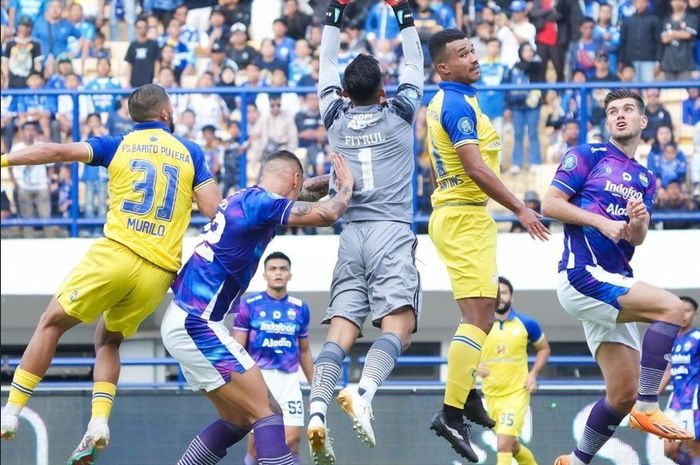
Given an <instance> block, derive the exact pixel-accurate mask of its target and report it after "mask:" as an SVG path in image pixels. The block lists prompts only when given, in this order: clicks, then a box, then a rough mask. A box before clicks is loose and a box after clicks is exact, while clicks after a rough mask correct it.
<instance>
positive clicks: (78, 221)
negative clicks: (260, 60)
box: [0, 81, 700, 237]
mask: <svg viewBox="0 0 700 465" xmlns="http://www.w3.org/2000/svg"><path fill="white" fill-rule="evenodd" d="M697 85H698V83H697V82H695V81H676V82H654V83H637V82H635V83H620V82H596V83H583V84H578V83H536V84H527V85H513V84H504V85H500V86H495V87H494V86H475V87H476V88H477V90H485V91H491V90H492V91H511V90H555V91H566V90H576V91H579V92H580V96H581V98H580V108H579V123H580V126H581V127H582V128H585V127H586V125H587V123H588V118H589V113H590V109H589V108H588V97H589V94H590V93H591V92H592V91H593V90H595V89H610V88H613V87H614V88H625V89H647V88H659V89H679V88H680V89H682V88H690V87H697ZM316 90H317V89H316V87H311V86H306V87H261V88H258V89H250V88H245V87H237V88H230V87H225V88H224V87H222V88H217V87H214V88H207V89H199V88H196V89H170V90H168V93H170V94H218V95H239V96H241V97H242V98H241V101H242V102H246V101H247V99H246V97H247V95H248V94H259V93H284V92H290V93H297V94H302V95H303V94H306V93H310V92H316ZM437 90H438V87H437V86H434V85H431V86H426V87H425V92H424V103H427V102H428V101H429V99H430V98H432V95H434V94H435V92H437ZM395 91H396V86H392V87H387V92H388V93H389V94H390V95H391V94H392V93H393V92H395ZM131 92H132V89H113V90H97V91H89V92H88V91H85V90H65V89H42V90H29V89H21V90H19V89H3V90H2V95H9V96H13V97H15V96H22V95H39V96H56V97H58V96H59V95H68V96H70V97H71V98H72V99H73V128H72V138H73V140H75V141H77V140H80V105H79V97H80V96H84V95H129V94H130V93H131ZM240 112H241V125H240V127H241V135H240V142H243V141H245V140H247V139H248V126H247V113H248V109H247V106H246V105H240ZM579 137H580V142H581V143H583V142H585V137H586V131H581V135H580V136H579ZM240 160H241V163H240V165H239V184H240V185H243V184H244V183H245V181H246V157H245V156H241V157H240ZM415 176H416V179H414V187H415V186H416V185H417V176H418V173H417V170H416V173H415ZM78 185H79V177H78V165H77V163H73V164H72V188H71V198H72V205H71V210H70V218H49V219H38V218H37V219H33V218H22V219H9V220H2V221H1V222H0V227H3V228H6V227H18V226H66V227H69V229H70V235H71V237H77V236H78V233H79V228H80V227H81V226H85V227H87V226H92V227H94V226H102V225H103V224H104V218H95V219H83V218H80V210H79V208H80V207H79V199H78ZM415 205H416V201H415V200H414V206H415ZM414 210H415V208H414ZM494 219H495V220H496V221H498V222H512V221H517V218H516V217H515V215H512V214H503V215H496V216H495V217H494ZM653 221H690V222H700V212H691V213H680V212H679V213H658V214H655V215H654V217H653ZM427 222H428V216H427V215H425V214H416V215H415V216H414V224H426V223H427ZM205 223H206V220H205V219H204V218H203V217H201V216H200V217H198V216H194V217H193V218H192V224H193V225H196V226H199V225H203V224H205Z"/></svg>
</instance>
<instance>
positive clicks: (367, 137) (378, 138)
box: [345, 132, 386, 145]
mask: <svg viewBox="0 0 700 465" xmlns="http://www.w3.org/2000/svg"><path fill="white" fill-rule="evenodd" d="M384 141H386V139H385V138H384V134H382V133H381V132H373V133H372V134H363V135H361V136H345V145H376V144H379V143H381V142H384Z"/></svg>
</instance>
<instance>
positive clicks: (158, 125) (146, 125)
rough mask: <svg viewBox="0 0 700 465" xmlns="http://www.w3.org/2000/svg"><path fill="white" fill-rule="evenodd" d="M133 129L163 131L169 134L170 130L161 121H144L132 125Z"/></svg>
mask: <svg viewBox="0 0 700 465" xmlns="http://www.w3.org/2000/svg"><path fill="white" fill-rule="evenodd" d="M134 129H137V130H138V129H163V130H164V131H167V132H170V128H169V127H168V126H167V125H166V124H165V123H163V122H161V121H144V122H142V123H134Z"/></svg>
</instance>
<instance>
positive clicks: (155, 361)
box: [1, 355, 599, 389]
mask: <svg viewBox="0 0 700 465" xmlns="http://www.w3.org/2000/svg"><path fill="white" fill-rule="evenodd" d="M365 360H366V357H358V359H357V361H358V363H359V364H361V365H363V364H364V363H365ZM20 361H21V359H19V358H5V359H3V360H2V363H1V366H2V369H3V370H8V369H11V370H14V369H15V368H17V367H18V366H19V364H20ZM534 361H535V357H532V356H530V357H528V363H533V362H534ZM94 364H95V359H94V358H92V357H57V358H54V359H53V360H52V361H51V367H53V368H58V367H64V368H65V367H92V366H93V365H94ZM121 364H122V366H130V367H134V366H136V367H144V366H150V367H159V366H164V367H172V366H174V367H177V380H176V381H165V382H141V383H135V382H123V383H119V387H120V388H151V389H157V388H176V389H186V388H187V387H188V384H187V381H186V380H185V377H184V375H183V374H182V370H181V369H180V366H179V364H178V362H177V360H175V359H174V358H171V357H160V358H124V359H122V361H121ZM351 364H352V358H351V357H346V358H345V360H343V366H342V373H341V379H340V380H339V385H340V386H346V385H347V384H348V383H349V382H350V367H351ZM445 364H447V359H446V358H445V357H435V356H402V357H399V358H398V360H397V361H396V365H397V366H413V367H415V366H430V367H436V366H442V365H445ZM547 364H548V365H554V366H577V367H584V366H586V367H590V366H596V365H597V364H596V361H595V360H594V359H593V357H591V356H578V355H573V356H572V355H554V356H551V357H549V360H548V361H547ZM538 383H539V384H540V385H548V384H557V385H560V384H561V383H562V380H561V379H557V380H548V379H541V380H539V381H538ZM566 383H567V384H587V385H590V384H599V382H593V383H592V382H591V381H586V380H576V379H574V380H566ZM385 385H386V386H407V385H410V386H428V387H434V386H444V382H443V381H440V380H401V381H398V380H389V381H387V382H386V383H385ZM91 386H92V382H85V381H44V382H42V383H41V387H44V388H76V389H78V388H88V387H91Z"/></svg>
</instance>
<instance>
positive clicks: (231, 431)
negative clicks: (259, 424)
mask: <svg viewBox="0 0 700 465" xmlns="http://www.w3.org/2000/svg"><path fill="white" fill-rule="evenodd" d="M249 431H250V430H248V429H245V428H241V427H240V426H237V425H234V424H233V423H230V422H228V421H225V420H222V419H221V418H219V419H218V420H216V421H215V422H213V423H212V424H210V425H209V426H207V427H206V428H204V429H203V430H202V431H200V432H199V434H197V436H195V438H194V439H193V440H192V442H191V443H190V445H189V446H188V447H187V450H186V451H185V453H184V454H183V455H182V457H181V458H180V460H179V461H178V462H177V465H212V464H214V463H217V462H218V461H219V460H221V459H223V458H224V457H225V456H226V449H228V448H229V447H231V446H232V445H234V444H236V443H237V442H238V441H240V440H241V439H243V438H244V437H246V435H247V434H248V432H249Z"/></svg>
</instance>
